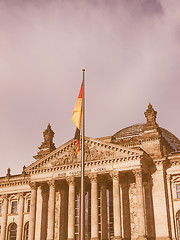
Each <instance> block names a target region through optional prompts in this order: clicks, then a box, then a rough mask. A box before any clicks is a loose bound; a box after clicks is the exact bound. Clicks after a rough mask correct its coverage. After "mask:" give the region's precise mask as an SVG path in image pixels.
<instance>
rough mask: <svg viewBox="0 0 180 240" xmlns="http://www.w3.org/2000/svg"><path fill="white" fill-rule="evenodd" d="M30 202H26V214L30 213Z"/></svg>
mask: <svg viewBox="0 0 180 240" xmlns="http://www.w3.org/2000/svg"><path fill="white" fill-rule="evenodd" d="M30 206H31V200H30V199H28V200H27V212H30Z"/></svg>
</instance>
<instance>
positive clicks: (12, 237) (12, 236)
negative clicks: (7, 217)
mask: <svg viewBox="0 0 180 240" xmlns="http://www.w3.org/2000/svg"><path fill="white" fill-rule="evenodd" d="M16 236H17V224H16V223H11V224H10V225H9V228H8V240H16Z"/></svg>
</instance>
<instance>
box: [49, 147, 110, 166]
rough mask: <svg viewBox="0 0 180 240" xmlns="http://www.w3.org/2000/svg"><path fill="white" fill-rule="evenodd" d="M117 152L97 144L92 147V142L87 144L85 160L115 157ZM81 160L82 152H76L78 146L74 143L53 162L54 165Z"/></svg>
mask: <svg viewBox="0 0 180 240" xmlns="http://www.w3.org/2000/svg"><path fill="white" fill-rule="evenodd" d="M114 156H115V153H113V152H111V151H108V150H106V151H104V150H101V149H98V148H97V147H96V146H93V147H91V145H90V144H87V143H86V144H85V161H92V160H101V159H107V158H109V157H114ZM80 161H81V153H79V155H78V156H77V154H76V146H75V145H73V146H72V147H71V149H70V150H67V151H66V152H65V153H64V155H63V154H62V155H61V156H59V157H56V158H55V159H54V160H53V161H52V162H51V164H52V166H61V165H67V164H71V163H76V162H80Z"/></svg>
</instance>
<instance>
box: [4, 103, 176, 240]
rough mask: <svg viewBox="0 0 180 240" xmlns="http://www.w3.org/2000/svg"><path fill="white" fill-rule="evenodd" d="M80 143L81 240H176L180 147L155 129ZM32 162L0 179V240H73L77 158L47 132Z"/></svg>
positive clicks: (149, 123)
mask: <svg viewBox="0 0 180 240" xmlns="http://www.w3.org/2000/svg"><path fill="white" fill-rule="evenodd" d="M156 114H157V112H156V111H155V110H154V109H153V107H152V105H151V104H149V106H148V108H147V110H146V111H145V121H144V122H145V123H144V124H135V125H132V126H129V127H126V128H124V129H122V130H120V131H118V132H117V133H115V134H114V135H112V136H110V137H103V138H97V139H93V138H89V137H86V138H85V240H101V239H102V240H110V239H115V240H117V239H124V240H135V239H139V240H145V239H150V240H153V239H157V240H170V239H174V240H175V239H177V240H178V239H180V140H179V139H178V138H177V137H176V136H174V135H173V134H172V133H171V132H169V131H168V130H166V129H164V128H161V127H160V126H159V125H158V123H157V122H156ZM43 135H44V141H43V143H42V144H41V146H40V147H39V152H38V153H37V155H36V156H34V158H35V161H34V162H33V163H32V164H31V165H30V166H28V167H24V168H23V171H22V173H20V174H19V175H11V172H10V169H8V171H7V175H6V176H4V177H0V239H1V240H78V239H79V232H80V226H79V222H80V221H79V219H80V209H79V206H80V170H81V163H80V156H81V154H79V155H76V143H75V140H74V139H72V140H70V141H69V142H67V143H65V144H63V145H62V146H60V147H58V148H56V147H55V145H54V143H53V137H54V132H53V130H52V129H51V126H50V124H49V125H48V127H47V129H46V130H45V131H44V132H43Z"/></svg>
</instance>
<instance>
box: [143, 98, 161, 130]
mask: <svg viewBox="0 0 180 240" xmlns="http://www.w3.org/2000/svg"><path fill="white" fill-rule="evenodd" d="M144 115H145V117H146V124H145V127H144V129H145V130H148V129H154V128H158V124H157V122H156V115H157V112H156V111H155V110H154V108H153V107H152V105H151V103H149V105H148V109H147V110H146V112H145V113H144Z"/></svg>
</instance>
